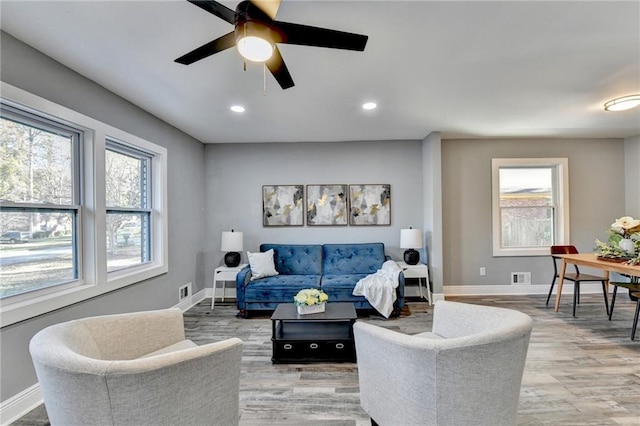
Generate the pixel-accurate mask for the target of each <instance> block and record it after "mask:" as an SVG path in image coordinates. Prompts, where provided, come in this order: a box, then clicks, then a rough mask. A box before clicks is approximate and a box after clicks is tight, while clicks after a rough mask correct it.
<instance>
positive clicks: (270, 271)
mask: <svg viewBox="0 0 640 426" xmlns="http://www.w3.org/2000/svg"><path fill="white" fill-rule="evenodd" d="M247 257H248V258H249V267H251V279H252V280H257V279H259V278H264V277H272V276H274V275H278V271H276V268H275V265H274V263H273V250H267V251H265V252H264V253H251V252H249V251H248V252H247Z"/></svg>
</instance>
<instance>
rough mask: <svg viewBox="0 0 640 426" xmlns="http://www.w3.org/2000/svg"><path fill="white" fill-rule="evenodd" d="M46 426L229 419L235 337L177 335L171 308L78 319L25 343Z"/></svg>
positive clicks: (180, 328)
mask: <svg viewBox="0 0 640 426" xmlns="http://www.w3.org/2000/svg"><path fill="white" fill-rule="evenodd" d="M29 350H30V352H31V356H32V358H33V363H34V366H35V369H36V374H37V376H38V380H39V382H40V389H41V390H42V395H43V398H44V403H45V407H46V409H47V414H48V416H49V420H50V422H51V424H52V425H54V426H55V425H65V426H72V425H136V426H139V425H178V424H184V425H187V424H188V425H205V424H206V425H225V426H226V425H237V424H238V420H239V395H238V394H239V383H240V361H241V358H242V341H241V340H240V339H237V338H231V339H228V340H225V341H221V342H216V343H210V344H207V345H202V346H198V345H196V344H195V343H193V342H192V341H190V340H185V335H184V324H183V319H182V312H181V311H180V310H179V309H166V310H160V311H149V312H137V313H129V314H120V315H108V316H99V317H92V318H85V319H80V320H75V321H69V322H65V323H61V324H56V325H53V326H50V327H47V328H45V329H44V330H42V331H40V332H39V333H37V334H36V335H35V336H34V337H33V338H32V339H31V343H30V345H29Z"/></svg>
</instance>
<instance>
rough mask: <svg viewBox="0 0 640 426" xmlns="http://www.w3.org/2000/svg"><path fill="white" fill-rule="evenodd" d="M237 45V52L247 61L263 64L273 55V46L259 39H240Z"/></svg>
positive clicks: (253, 37) (252, 37)
mask: <svg viewBox="0 0 640 426" xmlns="http://www.w3.org/2000/svg"><path fill="white" fill-rule="evenodd" d="M237 44H238V51H239V52H240V54H241V55H242V57H243V58H245V59H246V60H248V61H252V62H264V61H266V60H268V59H269V58H270V57H271V55H273V45H272V44H271V43H269V42H268V41H267V40H265V39H263V38H260V37H256V36H246V37H242V38H241V39H240V40H238V43H237Z"/></svg>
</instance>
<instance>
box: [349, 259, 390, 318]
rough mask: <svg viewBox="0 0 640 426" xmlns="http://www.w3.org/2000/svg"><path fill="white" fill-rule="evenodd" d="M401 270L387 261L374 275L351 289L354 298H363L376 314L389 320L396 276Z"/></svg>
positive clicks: (368, 276) (365, 278)
mask: <svg viewBox="0 0 640 426" xmlns="http://www.w3.org/2000/svg"><path fill="white" fill-rule="evenodd" d="M400 272H402V269H400V267H399V266H398V264H397V263H396V262H394V261H393V260H387V261H386V262H384V263H383V264H382V268H380V269H378V270H377V271H376V273H374V274H371V275H367V276H366V277H364V278H363V279H361V280H360V281H358V283H357V284H356V286H355V287H354V288H353V295H354V296H364V297H365V298H366V299H367V301H368V302H369V303H370V304H371V306H373V307H374V308H375V309H376V310H377V311H378V312H380V313H381V314H382V315H384V317H385V318H389V315H391V312H393V303H394V302H395V301H396V299H397V297H396V288H397V287H398V284H399V283H398V276H399V275H400Z"/></svg>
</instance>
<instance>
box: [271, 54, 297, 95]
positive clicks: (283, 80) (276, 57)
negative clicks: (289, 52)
mask: <svg viewBox="0 0 640 426" xmlns="http://www.w3.org/2000/svg"><path fill="white" fill-rule="evenodd" d="M264 64H265V65H266V66H267V68H268V69H269V71H271V74H273V77H274V78H275V79H276V81H277V82H278V83H279V84H280V87H282V89H283V90H284V89H288V88H290V87H293V86H295V84H293V79H292V78H291V74H289V70H288V69H287V65H286V64H285V63H284V59H282V55H281V54H280V49H278V46H276V47H275V49H273V55H271V58H269V59H268V60H267V61H266V62H265V63H264Z"/></svg>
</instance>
